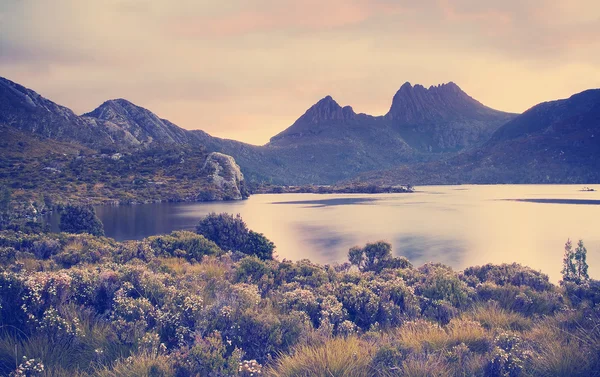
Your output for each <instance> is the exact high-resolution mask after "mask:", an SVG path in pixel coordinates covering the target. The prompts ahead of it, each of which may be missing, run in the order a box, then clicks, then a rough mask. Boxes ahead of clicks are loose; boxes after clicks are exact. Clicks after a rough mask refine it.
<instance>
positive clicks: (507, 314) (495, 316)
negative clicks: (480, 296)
mask: <svg viewBox="0 0 600 377" xmlns="http://www.w3.org/2000/svg"><path fill="white" fill-rule="evenodd" d="M463 317H464V318H469V319H471V320H473V321H476V322H479V323H480V324H481V325H482V326H483V327H484V328H486V329H488V330H491V329H502V330H513V331H525V330H529V329H531V328H532V326H533V322H532V320H531V319H530V318H527V317H524V316H523V315H521V314H519V313H515V312H513V311H510V310H506V309H503V308H501V307H500V306H499V305H498V304H497V303H495V302H492V303H486V304H482V305H478V306H476V307H475V308H474V309H473V310H472V311H471V312H469V313H466V314H465V315H464V316H463Z"/></svg>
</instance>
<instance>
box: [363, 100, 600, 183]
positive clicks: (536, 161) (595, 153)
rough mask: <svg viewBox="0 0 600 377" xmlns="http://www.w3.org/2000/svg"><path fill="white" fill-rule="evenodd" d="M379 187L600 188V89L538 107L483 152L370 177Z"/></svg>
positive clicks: (515, 121) (511, 124)
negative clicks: (568, 185)
mask: <svg viewBox="0 0 600 377" xmlns="http://www.w3.org/2000/svg"><path fill="white" fill-rule="evenodd" d="M359 180H361V181H372V182H379V183H387V184H390V183H406V182H410V183H413V184H427V183H438V184H439V183H594V182H600V89H594V90H587V91H585V92H582V93H579V94H575V95H573V96H571V97H570V98H568V99H564V100H558V101H552V102H545V103H541V104H539V105H537V106H534V107H533V108H531V109H530V110H528V111H526V112H525V113H523V114H522V115H520V116H518V117H517V118H515V119H513V120H512V121H511V122H508V123H507V124H505V125H504V126H502V127H501V128H500V129H498V130H497V131H496V132H495V133H494V134H493V135H492V137H491V139H490V140H489V141H488V142H487V143H485V144H484V145H483V146H481V147H480V148H478V149H476V150H473V151H468V152H465V153H462V154H460V155H458V156H456V157H453V158H450V159H447V160H444V161H438V162H433V163H428V164H420V165H416V166H402V167H399V168H396V169H392V170H388V171H381V172H370V173H366V174H364V175H362V176H361V177H360V178H359Z"/></svg>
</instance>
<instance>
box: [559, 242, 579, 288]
mask: <svg viewBox="0 0 600 377" xmlns="http://www.w3.org/2000/svg"><path fill="white" fill-rule="evenodd" d="M561 272H562V276H563V281H565V282H572V281H575V276H576V274H577V268H576V267H575V253H574V252H573V244H572V243H571V239H568V240H567V243H565V253H564V255H563V268H562V271H561Z"/></svg>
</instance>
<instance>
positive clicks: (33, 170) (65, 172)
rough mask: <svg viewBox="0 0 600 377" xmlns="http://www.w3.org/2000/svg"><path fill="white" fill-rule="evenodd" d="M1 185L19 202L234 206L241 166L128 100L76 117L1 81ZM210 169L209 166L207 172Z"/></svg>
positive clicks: (242, 193) (240, 191)
mask: <svg viewBox="0 0 600 377" xmlns="http://www.w3.org/2000/svg"><path fill="white" fill-rule="evenodd" d="M0 132H1V135H2V138H0V157H1V158H0V185H1V186H7V187H9V188H10V189H11V191H12V192H13V198H15V200H16V201H17V202H19V203H26V202H29V201H31V202H35V203H37V205H38V206H39V207H38V209H39V210H41V209H42V207H43V203H46V202H48V201H50V202H62V203H65V202H74V203H106V202H114V201H119V202H127V203H132V202H133V203H139V202H147V201H180V200H221V199H223V200H229V199H241V198H242V197H246V196H247V190H246V187H245V183H244V182H243V180H242V179H243V178H242V176H241V173H240V172H239V167H238V166H237V165H236V163H235V162H234V161H233V159H231V158H228V156H222V155H219V154H215V153H210V152H212V151H208V150H207V149H206V148H205V147H204V146H203V145H202V143H201V140H200V139H199V138H198V137H197V136H196V134H195V133H192V132H190V131H187V130H184V129H182V128H179V127H177V126H176V125H174V124H172V123H170V122H169V121H167V120H164V119H160V118H158V117H157V116H156V115H154V114H153V113H152V112H150V111H148V110H146V109H143V108H141V107H138V106H135V105H133V104H132V103H130V102H128V101H126V100H111V101H107V102H105V103H104V104H102V105H101V106H100V107H98V108H97V109H96V110H94V111H92V112H91V113H88V114H85V115H83V116H77V115H76V114H75V113H73V111H71V110H69V109H68V108H66V107H63V106H60V105H57V104H55V103H54V102H52V101H50V100H48V99H46V98H44V97H42V96H40V95H39V94H37V93H36V92H34V91H32V90H30V89H27V88H25V87H23V86H21V85H18V84H16V83H14V82H12V81H10V80H6V79H3V78H0ZM209 165H210V166H209Z"/></svg>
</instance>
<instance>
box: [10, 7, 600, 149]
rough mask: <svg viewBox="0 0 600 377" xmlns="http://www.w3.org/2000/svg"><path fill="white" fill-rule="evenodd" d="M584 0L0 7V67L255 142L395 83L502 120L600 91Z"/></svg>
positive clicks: (356, 103)
mask: <svg viewBox="0 0 600 377" xmlns="http://www.w3.org/2000/svg"><path fill="white" fill-rule="evenodd" d="M598 14H600V3H598V2H597V1H592V0H574V1H570V2H565V1H559V0H505V1H503V2H487V1H479V0H422V1H420V2H414V1H408V0H371V1H368V0H321V1H317V0H306V1H290V0H253V1H251V2H250V1H248V0H229V1H227V2H214V1H208V0H202V1H198V0H179V1H176V2H169V1H166V0H104V1H86V2H83V1H76V0H53V1H51V2H50V1H45V0H18V1H17V0H5V1H2V2H0V74H1V75H3V76H7V77H8V78H10V79H12V80H15V81H18V82H20V83H23V84H24V85H26V86H29V87H31V88H32V89H34V90H37V91H39V92H40V93H41V94H43V95H45V96H48V97H50V98H51V99H53V100H55V101H56V102H59V103H61V104H64V105H66V106H69V107H71V108H73V109H74V110H75V111H77V112H85V111H89V110H90V109H92V108H94V107H95V106H97V105H98V104H99V103H101V102H103V101H104V100H106V99H108V98H114V97H125V98H127V99H129V100H131V101H133V102H135V103H138V104H140V105H142V106H146V107H149V108H150V109H151V110H153V111H155V112H157V113H158V114H159V115H160V116H162V117H165V118H167V119H170V120H172V121H174V122H175V123H177V124H179V125H180V126H182V127H186V128H201V129H204V130H205V131H207V132H209V133H212V134H215V135H217V136H226V137H230V138H235V136H236V135H239V137H240V138H242V139H243V140H245V141H250V142H254V143H257V144H262V143H264V142H266V141H267V140H268V139H269V137H270V136H272V135H273V134H275V133H277V132H278V131H281V130H282V129H283V128H285V127H287V126H288V125H290V124H292V123H293V121H294V120H295V119H296V118H297V117H298V116H300V115H301V114H302V113H303V112H304V111H305V110H306V108H308V107H309V106H310V105H311V104H313V103H314V102H316V101H317V100H318V99H320V98H322V97H323V96H325V95H327V94H330V95H333V96H334V98H336V99H337V100H338V101H339V102H340V103H342V104H348V105H351V106H353V107H354V108H355V110H356V111H359V112H366V113H373V114H382V113H385V112H386V111H387V110H388V108H389V104H390V101H391V98H392V96H393V94H394V92H395V91H396V90H397V89H398V87H399V86H400V85H401V84H402V83H403V82H405V81H411V82H413V83H421V84H424V85H433V84H438V83H441V82H447V81H456V82H458V83H459V85H461V86H462V87H463V89H465V90H466V91H467V92H468V93H469V94H471V95H472V96H473V97H475V98H477V99H479V100H481V101H482V102H484V103H485V104H487V105H489V106H492V107H496V108H499V109H501V110H507V111H523V110H525V109H527V108H528V107H530V106H532V105H533V104H535V103H536V102H540V101H543V100H549V99H553V98H559V97H566V96H568V95H570V94H572V93H574V92H576V91H580V90H584V89H587V88H589V87H593V86H596V87H597V86H600V35H599V34H600V18H599V17H598V16H597V15H598Z"/></svg>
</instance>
